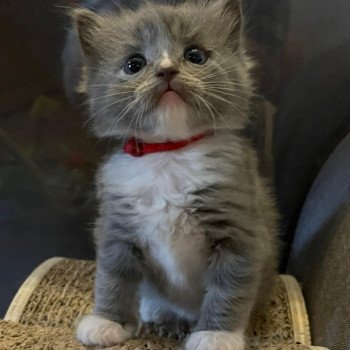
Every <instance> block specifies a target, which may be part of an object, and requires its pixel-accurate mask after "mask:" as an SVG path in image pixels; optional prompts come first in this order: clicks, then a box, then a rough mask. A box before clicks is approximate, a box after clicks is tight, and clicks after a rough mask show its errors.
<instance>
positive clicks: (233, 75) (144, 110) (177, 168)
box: [68, 0, 276, 350]
mask: <svg viewBox="0 0 350 350" xmlns="http://www.w3.org/2000/svg"><path fill="white" fill-rule="evenodd" d="M114 2H115V1H114ZM132 4H133V5H134V6H132V8H128V7H126V6H124V5H125V4H122V5H123V6H121V9H120V10H118V11H114V12H98V11H97V12H93V11H90V10H86V9H78V10H75V11H74V22H75V28H76V29H75V31H72V33H71V36H70V40H72V42H74V40H76V39H75V35H76V36H77V37H79V39H80V43H81V48H82V52H83V54H82V55H83V71H84V73H83V81H82V83H81V87H80V89H81V90H83V91H84V92H85V93H86V94H87V96H88V100H89V109H90V118H91V121H92V123H93V130H94V132H95V134H96V135H97V136H98V137H112V138H116V139H128V138H130V137H136V138H138V139H140V140H143V141H144V142H152V143H157V142H165V141H175V140H184V139H188V138H190V137H192V136H194V135H199V134H203V133H204V134H205V136H204V137H203V138H201V139H200V140H198V141H197V142H194V143H192V144H190V145H188V146H186V147H183V148H181V149H178V150H175V151H169V152H158V153H152V154H147V155H145V156H143V157H137V158H136V157H132V156H130V155H129V154H125V153H123V152H122V151H120V152H116V153H115V154H114V155H112V156H110V157H109V158H108V159H107V160H106V161H105V163H104V164H103V165H102V167H101V168H100V170H99V173H98V181H97V183H98V198H99V201H100V211H99V213H100V214H99V218H98V220H97V223H96V228H95V239H96V245H97V273H96V286H95V307H94V310H93V314H92V315H90V316H87V317H85V318H83V319H82V320H81V322H80V323H79V325H78V329H77V337H78V339H79V340H80V341H81V342H82V343H84V344H86V345H98V346H111V345H114V344H118V343H121V342H124V341H126V340H127V339H130V338H133V337H134V336H135V332H136V330H137V327H138V325H139V324H140V323H141V324H142V325H143V328H144V329H147V328H149V327H151V328H152V329H154V330H155V331H157V332H158V333H159V334H163V335H164V334H166V335H174V334H176V335H178V336H180V337H181V336H182V335H183V333H186V332H189V334H188V336H187V337H186V339H185V340H184V342H183V348H184V349H186V350H223V349H225V350H243V349H244V348H245V346H246V339H245V330H246V327H247V324H248V322H249V319H250V315H251V312H252V310H253V309H254V307H255V306H256V305H257V303H258V301H259V299H260V297H261V296H263V295H265V294H266V292H267V290H268V287H269V286H270V284H271V281H272V278H273V276H274V273H275V266H276V213H275V208H274V203H273V200H272V198H271V196H270V194H269V190H268V188H267V186H266V185H265V183H264V180H263V179H262V178H261V177H260V176H259V174H258V171H257V159H256V155H255V153H254V151H253V149H252V147H251V145H250V143H249V141H247V140H246V139H244V138H243V137H242V136H241V130H242V128H244V127H245V126H246V125H247V123H248V117H247V113H248V109H249V102H250V98H251V95H252V91H253V88H252V82H251V79H250V76H249V70H250V67H251V62H250V60H249V58H248V57H247V55H246V53H245V48H244V37H243V33H242V29H241V28H242V16H241V12H240V6H239V2H238V0H212V1H205V2H204V1H178V2H177V1H173V2H171V3H170V2H167V1H153V2H152V1H147V2H146V1H145V2H140V3H137V4H136V2H132ZM72 42H71V43H68V46H69V45H72ZM75 64H76V65H79V62H75Z"/></svg>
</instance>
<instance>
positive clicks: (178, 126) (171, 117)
mask: <svg viewBox="0 0 350 350" xmlns="http://www.w3.org/2000/svg"><path fill="white" fill-rule="evenodd" d="M189 113H190V112H189V107H188V106H187V104H186V103H185V101H184V100H183V99H182V98H181V97H180V96H179V95H178V94H177V93H176V92H174V91H168V92H166V93H165V94H164V95H163V96H162V98H161V99H160V101H159V105H158V107H157V109H156V111H155V116H156V119H157V126H156V128H155V130H154V136H155V137H157V138H160V139H168V140H180V139H186V138H188V137H190V136H192V133H193V130H191V129H190V127H189V117H190V115H189Z"/></svg>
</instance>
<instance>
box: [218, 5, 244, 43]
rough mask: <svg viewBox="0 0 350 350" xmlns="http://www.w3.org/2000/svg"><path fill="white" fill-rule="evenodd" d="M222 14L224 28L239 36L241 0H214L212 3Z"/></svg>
mask: <svg viewBox="0 0 350 350" xmlns="http://www.w3.org/2000/svg"><path fill="white" fill-rule="evenodd" d="M213 5H214V6H217V10H218V12H221V13H222V14H223V21H224V22H226V23H223V24H224V25H225V28H229V29H230V30H231V34H232V36H234V37H236V38H240V37H241V34H242V28H243V14H242V13H243V12H242V3H241V0H216V2H215V3H214V4H213Z"/></svg>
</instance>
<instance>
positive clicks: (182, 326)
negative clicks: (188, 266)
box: [139, 284, 192, 340]
mask: <svg viewBox="0 0 350 350" xmlns="http://www.w3.org/2000/svg"><path fill="white" fill-rule="evenodd" d="M141 294H142V297H141V303H140V321H141V324H140V327H139V335H141V336H142V335H147V334H151V333H155V334H157V335H158V336H160V337H167V338H175V339H178V340H183V339H184V338H185V337H186V335H187V334H188V333H189V332H190V328H191V326H192V322H191V321H190V320H189V319H188V318H187V317H186V316H185V315H184V313H179V312H176V311H178V310H177V308H176V307H175V306H172V305H171V304H169V302H167V301H166V300H164V299H163V298H162V297H161V296H159V295H158V293H157V292H155V291H154V290H153V289H152V288H149V286H147V285H145V284H143V286H142V288H141Z"/></svg>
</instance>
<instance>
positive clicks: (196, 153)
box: [101, 136, 226, 312]
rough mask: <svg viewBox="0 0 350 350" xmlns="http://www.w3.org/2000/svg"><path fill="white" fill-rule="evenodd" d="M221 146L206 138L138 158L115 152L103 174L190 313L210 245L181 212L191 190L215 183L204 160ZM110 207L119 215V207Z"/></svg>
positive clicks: (107, 186)
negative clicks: (130, 212)
mask: <svg viewBox="0 0 350 350" xmlns="http://www.w3.org/2000/svg"><path fill="white" fill-rule="evenodd" d="M221 142H226V141H223V140H219V139H216V138H215V137H214V136H208V137H206V138H205V139H203V140H201V141H198V142H197V143H195V144H193V145H191V146H188V147H186V149H184V150H179V151H173V152H163V153H157V154H150V155H147V156H144V157H141V158H133V157H131V156H129V155H125V154H119V155H115V156H113V157H112V158H111V159H110V160H109V161H108V162H107V163H106V164H105V166H104V168H103V169H102V172H101V175H102V179H101V180H102V183H103V184H104V188H105V191H106V192H108V193H110V194H111V193H112V194H113V193H116V194H118V195H121V196H124V197H125V201H127V202H128V203H130V204H132V205H133V206H134V207H135V211H136V212H137V213H138V215H137V216H136V217H135V219H134V220H136V221H135V226H136V227H139V232H138V236H139V237H140V238H139V239H140V241H141V243H142V245H143V246H146V247H149V252H150V254H151V256H152V258H153V259H154V260H155V262H156V263H158V264H159V265H160V266H161V267H162V268H163V271H164V273H165V275H166V276H167V278H168V280H169V282H170V286H169V287H171V289H172V290H175V291H176V293H177V294H179V295H181V296H183V298H182V299H183V300H184V303H185V304H183V305H184V306H185V307H186V309H188V308H190V310H191V307H192V308H193V309H192V311H193V312H198V311H199V310H198V308H199V306H200V300H201V299H202V296H203V293H204V291H203V281H202V276H203V274H204V270H205V269H206V266H207V263H208V251H207V249H208V247H207V244H206V242H205V236H204V235H203V234H202V231H201V230H200V228H199V227H200V226H199V225H198V223H197V222H196V220H195V219H194V218H193V216H191V215H188V214H189V213H187V212H186V211H185V210H184V208H186V205H187V203H191V202H192V200H193V198H191V192H193V191H195V190H197V189H199V188H202V187H205V186H207V185H210V184H216V183H218V180H219V179H220V177H221V176H222V175H220V174H218V173H216V172H213V171H211V172H209V171H207V170H206V168H207V167H208V162H210V160H208V159H207V158H206V159H202V157H203V154H204V153H205V152H204V151H205V150H206V149H207V148H208V147H210V148H216V147H221V146H220V144H221ZM211 161H215V160H211ZM214 169H215V168H214ZM115 205H116V206H118V205H120V203H116V204H115ZM110 209H111V212H113V211H114V210H115V211H119V208H118V207H116V208H113V207H112V208H110ZM196 308H197V309H196Z"/></svg>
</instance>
